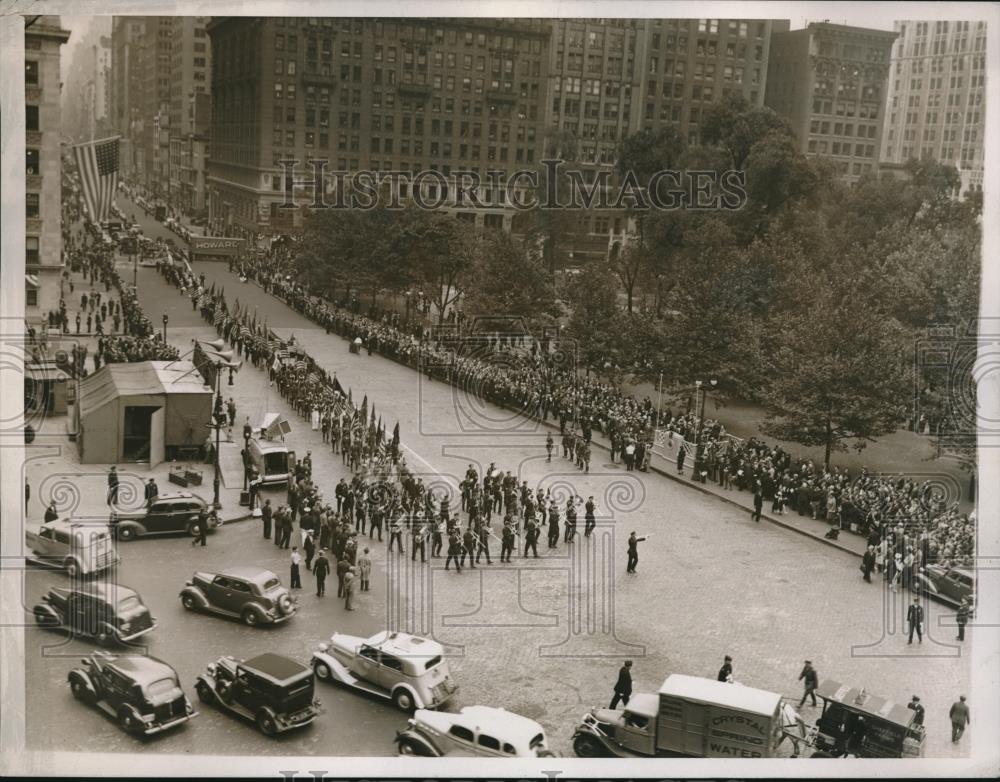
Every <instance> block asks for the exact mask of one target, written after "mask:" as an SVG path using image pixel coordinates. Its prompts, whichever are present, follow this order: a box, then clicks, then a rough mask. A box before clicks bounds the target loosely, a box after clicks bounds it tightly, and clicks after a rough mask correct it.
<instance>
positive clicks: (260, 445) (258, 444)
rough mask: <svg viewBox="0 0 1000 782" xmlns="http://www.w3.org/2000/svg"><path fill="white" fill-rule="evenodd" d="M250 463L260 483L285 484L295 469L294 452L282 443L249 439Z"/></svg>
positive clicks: (254, 438)
mask: <svg viewBox="0 0 1000 782" xmlns="http://www.w3.org/2000/svg"><path fill="white" fill-rule="evenodd" d="M250 462H251V464H253V466H254V468H255V469H256V470H257V474H258V475H259V476H260V479H261V483H262V484H264V485H267V484H271V483H287V482H288V479H289V477H290V476H291V474H292V471H293V470H294V469H295V452H294V451H289V450H288V446H287V445H285V444H284V443H283V442H276V441H273V440H260V439H258V438H256V437H251V438H250Z"/></svg>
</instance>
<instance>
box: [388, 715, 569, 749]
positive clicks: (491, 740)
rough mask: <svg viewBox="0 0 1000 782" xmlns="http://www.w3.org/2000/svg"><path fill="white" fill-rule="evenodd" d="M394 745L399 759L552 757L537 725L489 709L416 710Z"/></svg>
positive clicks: (515, 716)
mask: <svg viewBox="0 0 1000 782" xmlns="http://www.w3.org/2000/svg"><path fill="white" fill-rule="evenodd" d="M396 744H397V745H398V746H399V754H400V755H422V756H425V757H441V756H442V755H457V754H463V755H485V756H487V757H495V758H545V757H554V754H553V753H552V752H551V751H550V750H549V748H548V741H547V740H546V738H545V729H544V728H542V726H541V725H539V724H538V723H537V722H535V721H534V720H532V719H529V718H528V717H522V716H521V715H520V714H514V713H513V712H510V711H507V710H506V709H497V708H493V707H492V706H465V707H464V708H463V709H462V710H461V711H460V712H459V713H458V714H454V713H451V712H444V711H431V710H430V709H417V711H416V712H414V714H413V717H412V718H411V719H410V721H409V727H408V728H407V729H406V730H404V731H401V732H398V733H397V734H396Z"/></svg>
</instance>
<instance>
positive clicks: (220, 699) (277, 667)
mask: <svg viewBox="0 0 1000 782" xmlns="http://www.w3.org/2000/svg"><path fill="white" fill-rule="evenodd" d="M315 682H316V679H315V676H314V675H313V672H312V670H311V669H310V668H309V666H308V665H303V664H302V663H300V662H298V661H296V660H292V659H291V658H289V657H284V656H282V655H280V654H271V653H267V654H259V655H257V656H256V657H254V658H252V659H250V660H237V659H236V658H235V657H220V658H219V659H218V661H216V662H214V663H209V665H208V667H207V669H206V672H205V673H203V674H201V675H200V676H198V679H197V681H196V682H195V685H194V687H195V692H197V693H198V698H199V699H200V700H201V702H202V703H205V704H210V705H213V706H216V707H218V708H220V709H225V710H227V711H228V712H229V713H230V714H235V715H237V716H239V717H243V718H244V719H247V720H250V721H252V722H253V723H254V724H256V726H257V729H258V730H259V731H260V732H261V733H263V734H264V735H266V736H273V735H275V734H276V733H283V732H284V731H286V730H291V729H293V728H301V727H304V726H306V725H308V724H309V723H310V722H312V721H313V720H314V719H316V716H317V715H318V714H320V713H322V706H321V704H320V702H319V701H318V700H316V698H315V697H314V695H315Z"/></svg>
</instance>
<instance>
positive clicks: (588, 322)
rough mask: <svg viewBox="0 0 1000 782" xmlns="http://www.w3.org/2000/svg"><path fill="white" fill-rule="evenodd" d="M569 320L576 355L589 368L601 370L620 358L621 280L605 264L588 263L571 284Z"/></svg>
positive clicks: (588, 369) (569, 285) (568, 329)
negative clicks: (619, 290) (616, 353)
mask: <svg viewBox="0 0 1000 782" xmlns="http://www.w3.org/2000/svg"><path fill="white" fill-rule="evenodd" d="M567 288H568V291H567V293H568V298H569V304H570V318H569V323H568V324H567V327H566V334H567V336H569V337H571V338H572V339H574V340H575V341H576V345H577V355H578V356H579V358H580V360H581V361H582V362H583V364H584V366H586V367H587V371H588V373H589V372H590V370H591V369H594V368H600V367H602V366H603V365H604V363H605V362H606V361H609V360H610V361H613V362H614V360H615V359H616V358H617V356H616V355H615V351H616V350H617V349H618V348H619V347H620V346H621V344H622V339H621V335H620V330H619V326H620V323H621V310H620V309H619V307H618V293H617V291H618V280H617V279H616V275H615V271H614V269H613V268H612V267H611V266H610V265H609V264H608V263H606V262H601V261H594V262H591V263H588V264H587V265H586V266H584V267H583V269H581V270H580V273H579V274H577V275H574V277H573V279H572V280H571V281H570V282H569V283H568V285H567Z"/></svg>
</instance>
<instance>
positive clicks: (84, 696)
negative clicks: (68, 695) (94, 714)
mask: <svg viewBox="0 0 1000 782" xmlns="http://www.w3.org/2000/svg"><path fill="white" fill-rule="evenodd" d="M69 689H70V691H71V692H72V693H73V697H74V698H76V699H77V700H78V701H80V702H81V703H90V701H91V695H90V690H88V689H87V685H85V684H84V683H83V682H82V681H81V680H80V679H73V680H71V681H70V683H69Z"/></svg>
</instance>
